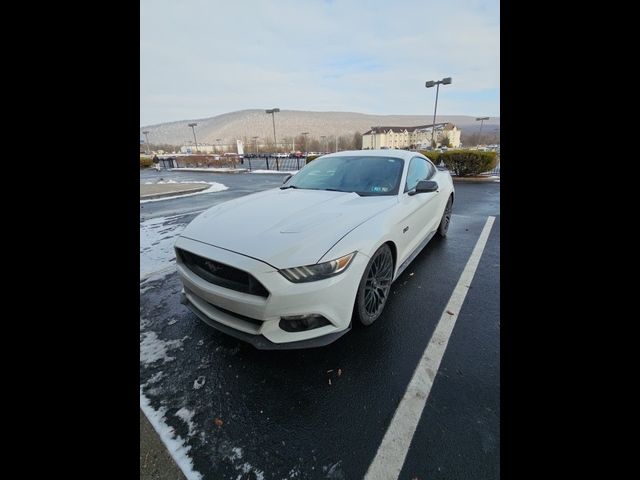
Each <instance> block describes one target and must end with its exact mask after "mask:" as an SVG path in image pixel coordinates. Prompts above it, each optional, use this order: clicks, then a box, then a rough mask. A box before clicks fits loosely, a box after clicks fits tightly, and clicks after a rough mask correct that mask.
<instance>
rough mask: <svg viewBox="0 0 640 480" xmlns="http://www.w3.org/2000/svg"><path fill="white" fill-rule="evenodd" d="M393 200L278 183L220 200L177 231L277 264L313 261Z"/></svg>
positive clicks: (279, 265)
mask: <svg viewBox="0 0 640 480" xmlns="http://www.w3.org/2000/svg"><path fill="white" fill-rule="evenodd" d="M395 203H397V198H396V196H395V195H394V196H368V197H367V196H365V197H361V196H359V195H358V194H356V193H345V192H330V191H325V190H302V189H301V190H297V189H285V190H280V189H279V188H277V189H273V190H266V191H264V192H259V193H255V194H252V195H247V196H244V197H240V198H237V199H234V200H231V201H228V202H224V203H221V204H219V205H216V206H215V207H212V208H210V209H209V210H207V211H205V212H203V213H202V214H200V215H199V216H198V217H196V218H195V219H194V220H193V221H192V222H191V223H190V224H189V225H188V226H187V227H186V228H185V229H184V231H183V232H182V234H181V236H182V237H186V238H190V239H192V240H197V241H199V242H203V243H207V244H209V245H213V246H216V247H221V248H224V249H227V250H231V251H233V252H236V253H240V254H242V255H247V256H249V257H253V258H256V259H258V260H261V261H263V262H266V263H268V264H270V265H272V266H274V267H276V268H289V267H296V266H301V265H311V264H314V263H317V262H318V261H319V260H320V258H322V256H323V255H324V254H325V253H326V252H327V251H328V250H329V249H330V248H331V247H332V246H333V245H335V244H336V242H338V241H339V240H340V239H341V238H342V237H344V236H345V235H346V234H347V233H349V232H350V231H351V230H353V229H354V228H356V227H357V226H358V225H360V224H362V223H363V222H365V221H367V220H369V219H370V218H373V217H374V216H376V215H377V214H378V213H380V212H382V211H383V210H386V209H387V208H389V207H391V206H392V205H394V204H395Z"/></svg>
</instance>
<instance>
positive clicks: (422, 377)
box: [365, 217, 496, 480]
mask: <svg viewBox="0 0 640 480" xmlns="http://www.w3.org/2000/svg"><path fill="white" fill-rule="evenodd" d="M495 219H496V218H495V217H488V218H487V221H486V223H485V224H484V228H483V229H482V232H481V233H480V237H479V238H478V241H477V242H476V246H475V247H474V248H473V252H471V256H470V257H469V260H468V261H467V264H466V265H465V267H464V270H463V272H462V275H460V278H459V279H458V283H457V284H456V287H455V288H454V289H453V293H452V294H451V297H450V298H449V302H448V303H447V306H446V307H445V308H444V312H442V316H441V317H440V320H439V321H438V325H436V329H435V330H434V332H433V335H431V340H429V344H428V345H427V348H426V349H425V351H424V353H423V354H422V358H421V359H420V362H418V366H417V367H416V369H415V371H414V372H413V377H411V381H410V382H409V386H408V387H407V390H406V391H405V393H404V396H403V397H402V400H401V401H400V405H398V409H397V410H396V413H395V414H394V415H393V419H392V420H391V424H390V425H389V427H388V428H387V432H386V433H385V434H384V438H383V439H382V443H381V444H380V447H378V451H377V452H376V456H375V458H374V459H373V462H372V463H371V465H370V466H369V469H368V470H367V474H366V475H365V480H392V479H397V478H398V477H399V476H400V471H401V470H402V466H403V465H404V461H405V458H406V456H407V452H408V451H409V446H410V445H411V440H412V439H413V434H414V433H415V431H416V427H417V426H418V421H419V420H420V416H421V415H422V411H423V410H424V407H425V405H426V404H427V398H429V393H430V392H431V386H432V385H433V381H434V380H435V377H436V373H438V368H439V367H440V361H441V360H442V357H443V355H444V352H445V350H446V348H447V344H448V343H449V338H450V337H451V332H452V331H453V327H454V326H455V324H456V319H457V318H458V313H459V312H460V308H461V307H462V304H463V303H464V299H465V297H466V296H467V291H468V290H469V286H470V285H471V281H472V280H473V276H474V275H475V273H476V269H477V268H478V263H479V262H480V257H481V256H482V252H483V251H484V248H485V246H486V244H487V239H488V238H489V233H490V232H491V227H492V226H493V222H494V221H495Z"/></svg>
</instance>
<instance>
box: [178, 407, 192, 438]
mask: <svg viewBox="0 0 640 480" xmlns="http://www.w3.org/2000/svg"><path fill="white" fill-rule="evenodd" d="M194 415H195V412H193V411H191V410H189V409H187V408H185V407H182V408H181V409H180V410H178V411H177V412H176V413H175V416H176V417H178V418H180V419H181V420H182V421H183V422H184V423H186V424H187V426H188V427H189V433H188V434H187V435H188V436H189V437H192V436H193V435H194V434H195V433H196V425H195V423H193V416H194Z"/></svg>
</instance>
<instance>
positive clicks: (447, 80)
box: [424, 77, 451, 147]
mask: <svg viewBox="0 0 640 480" xmlns="http://www.w3.org/2000/svg"><path fill="white" fill-rule="evenodd" d="M450 83H451V77H446V78H443V79H442V80H436V81H433V80H429V81H428V82H426V83H425V84H424V86H425V87H427V88H431V87H433V86H434V85H435V86H436V103H435V106H434V107H433V125H432V126H431V146H432V147H435V145H434V143H435V138H436V137H435V136H436V110H438V93H439V92H440V84H443V85H449V84H450Z"/></svg>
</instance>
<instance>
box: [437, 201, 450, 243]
mask: <svg viewBox="0 0 640 480" xmlns="http://www.w3.org/2000/svg"><path fill="white" fill-rule="evenodd" d="M452 210H453V197H452V196H449V200H447V206H446V207H444V213H443V214H442V218H441V219H440V225H438V235H440V236H441V237H446V236H447V231H448V230H449V224H450V223H451V211H452Z"/></svg>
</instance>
